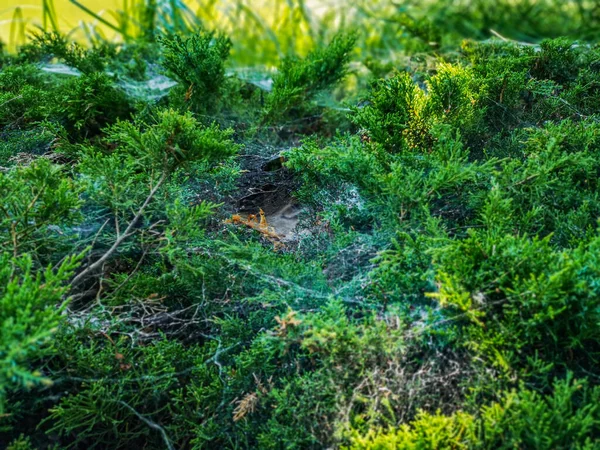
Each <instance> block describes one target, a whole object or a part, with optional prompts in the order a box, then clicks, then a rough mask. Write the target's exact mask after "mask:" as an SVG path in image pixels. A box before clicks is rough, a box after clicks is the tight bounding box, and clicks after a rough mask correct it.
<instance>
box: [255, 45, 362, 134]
mask: <svg viewBox="0 0 600 450" xmlns="http://www.w3.org/2000/svg"><path fill="white" fill-rule="evenodd" d="M355 43H356V36H355V35H354V34H348V35H347V34H338V35H336V36H335V37H334V38H333V39H332V40H331V42H330V43H329V45H327V46H326V47H319V48H317V49H315V50H313V51H312V52H311V53H309V54H308V56H306V58H298V57H287V58H285V59H284V60H283V61H282V62H281V65H280V67H279V70H278V72H277V74H276V75H275V76H274V78H273V88H272V91H271V93H270V94H269V96H268V97H267V102H266V106H265V111H264V118H263V119H264V120H265V121H267V122H276V121H281V120H285V119H287V118H289V117H294V116H295V115H301V114H302V113H303V109H306V108H307V107H308V106H309V105H310V102H312V101H313V100H314V98H315V96H316V95H317V94H319V93H320V92H323V91H325V90H327V89H331V88H333V87H334V86H335V85H336V84H337V83H339V82H340V81H341V80H342V79H343V78H344V77H345V76H346V75H347V73H348V63H349V62H350V58H351V53H352V50H353V49H354V44H355Z"/></svg>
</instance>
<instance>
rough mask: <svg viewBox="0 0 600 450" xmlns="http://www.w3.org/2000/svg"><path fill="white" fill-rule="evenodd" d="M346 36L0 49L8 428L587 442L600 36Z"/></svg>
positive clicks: (280, 444)
mask: <svg viewBox="0 0 600 450" xmlns="http://www.w3.org/2000/svg"><path fill="white" fill-rule="evenodd" d="M356 39H357V35H355V34H352V33H347V34H338V35H336V36H335V37H334V38H332V39H331V40H330V42H329V43H328V44H327V45H323V46H318V47H317V48H315V49H314V50H313V51H312V52H311V53H309V54H307V55H304V56H297V55H290V56H288V57H286V58H284V59H283V60H282V61H281V63H280V64H279V67H278V70H277V71H276V72H268V73H261V72H258V71H257V72H255V73H252V74H251V76H249V75H248V74H247V73H243V72H240V71H232V70H230V69H229V68H228V65H227V62H228V57H229V53H230V50H231V48H232V42H231V41H230V39H229V38H228V37H227V36H225V35H223V34H219V33H215V32H208V31H202V30H200V31H197V32H196V33H194V34H192V35H182V36H180V35H165V36H164V37H161V38H157V39H156V40H155V39H154V36H150V37H147V39H146V40H142V39H141V40H140V41H139V42H136V43H127V44H125V45H111V44H97V45H95V46H93V47H91V48H83V47H81V46H79V45H77V44H75V43H72V42H69V41H68V40H67V39H66V38H64V37H62V36H60V35H58V34H56V33H49V34H48V33H40V34H38V35H37V36H36V37H34V38H33V39H32V40H31V42H30V43H29V44H27V45H25V46H23V47H21V48H20V50H19V51H18V52H17V53H15V54H10V55H8V54H3V56H2V58H1V59H0V166H1V170H0V198H1V202H0V442H1V443H2V445H3V446H8V448H11V449H33V448H39V449H46V448H52V449H62V448H123V449H132V448H156V449H158V448H169V449H180V448H193V449H200V448H219V449H220V448H261V449H262V448H264V449H278V448H286V449H294V448H296V449H305V448H307V449H308V448H315V449H316V448H348V449H361V448H365V449H395V448H402V449H404V448H406V449H425V448H432V449H433V448H452V449H457V448H482V449H484V448H485V449H498V448H536V449H556V448H581V449H583V448H586V449H592V448H599V447H600V443H599V442H600V384H599V379H600V371H599V370H598V358H599V357H600V234H599V232H598V226H599V224H598V219H599V217H600V190H599V186H598V183H599V174H600V152H599V149H600V49H599V48H596V47H594V46H590V45H586V44H582V43H574V42H571V41H568V40H565V39H554V40H545V41H543V42H541V44H539V45H525V44H521V43H514V42H509V41H502V40H490V41H485V42H475V41H465V42H463V43H462V45H460V46H458V45H456V46H452V47H449V48H448V50H444V51H439V52H437V53H436V54H433V53H431V52H423V49H422V48H420V49H418V52H415V53H413V54H412V55H408V54H407V55H406V57H405V58H404V59H403V62H402V64H399V63H389V64H386V63H385V62H380V61H374V60H373V59H365V55H362V54H361V55H359V54H357V53H356V52H355V43H356ZM361 63H362V64H361ZM282 224H283V225H282ZM285 224H287V225H285ZM290 224H291V226H290ZM286 226H287V228H286Z"/></svg>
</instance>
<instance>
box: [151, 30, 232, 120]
mask: <svg viewBox="0 0 600 450" xmlns="http://www.w3.org/2000/svg"><path fill="white" fill-rule="evenodd" d="M160 42H161V44H162V46H163V48H164V50H163V58H164V61H163V66H164V67H165V69H166V70H167V73H168V74H169V75H170V76H172V77H173V78H175V79H176V80H177V81H179V83H181V89H180V91H178V92H179V93H180V94H181V95H183V93H184V92H186V91H187V93H186V94H185V97H186V99H189V101H190V102H191V105H192V107H193V108H194V109H195V110H197V111H199V112H213V111H214V110H215V109H216V108H217V106H218V102H219V100H220V98H221V95H222V94H223V88H224V84H225V80H226V78H225V62H226V61H227V58H228V57H229V52H230V50H231V41H230V40H229V38H227V37H226V36H225V35H222V34H217V33H215V32H207V31H199V32H197V33H196V34H194V35H192V36H190V37H183V38H182V37H181V36H178V35H174V36H169V37H166V38H163V39H162V40H161V41H160Z"/></svg>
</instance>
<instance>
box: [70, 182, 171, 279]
mask: <svg viewBox="0 0 600 450" xmlns="http://www.w3.org/2000/svg"><path fill="white" fill-rule="evenodd" d="M168 175H169V173H168V172H167V171H165V172H163V174H162V176H161V177H160V179H159V180H158V182H157V183H156V185H155V186H154V187H153V188H152V190H151V191H150V193H149V194H148V197H146V200H145V201H144V203H143V204H142V206H141V207H140V209H139V210H138V212H137V214H136V215H135V217H134V218H133V219H132V221H131V222H129V225H127V228H126V229H125V231H124V232H123V234H120V235H119V236H117V239H116V240H115V242H114V243H113V245H112V246H111V247H110V248H109V249H108V250H107V252H106V253H105V254H104V255H103V256H102V257H101V258H100V259H99V260H97V261H96V262H95V263H93V264H90V265H89V266H88V267H87V268H86V269H85V270H83V271H82V272H80V273H79V274H78V275H77V276H76V277H75V278H73V281H72V282H71V286H77V285H78V284H79V283H81V282H82V281H83V280H84V279H85V277H86V276H87V275H89V274H90V273H91V272H94V271H96V270H98V269H99V268H100V267H102V265H103V264H104V263H105V262H106V261H107V260H108V259H109V258H110V257H111V256H112V255H113V253H115V252H116V251H117V249H118V248H119V246H120V245H121V244H122V243H123V242H124V241H125V240H126V239H127V238H128V237H129V236H131V235H132V234H133V233H134V231H133V229H134V227H135V225H136V224H137V222H138V221H139V220H140V218H141V217H142V215H143V214H144V211H145V210H146V208H147V206H148V205H149V204H150V202H151V201H152V199H153V198H154V196H155V195H156V192H157V191H158V189H159V188H160V187H161V186H162V184H163V183H164V182H165V180H166V179H167V177H168Z"/></svg>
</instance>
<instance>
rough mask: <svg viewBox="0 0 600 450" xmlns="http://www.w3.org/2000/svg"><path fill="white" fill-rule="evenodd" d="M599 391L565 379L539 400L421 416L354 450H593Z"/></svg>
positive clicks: (514, 398)
mask: <svg viewBox="0 0 600 450" xmlns="http://www.w3.org/2000/svg"><path fill="white" fill-rule="evenodd" d="M598 395H600V391H599V390H598V388H590V387H589V386H588V384H587V382H585V381H578V380H571V379H567V380H565V381H563V382H557V383H555V384H554V392H553V393H552V395H547V396H543V395H540V394H538V393H536V392H534V391H531V390H528V389H525V388H523V387H521V388H520V389H519V390H518V391H511V392H506V393H504V394H503V396H502V400H501V401H499V402H497V403H493V404H491V405H489V406H484V407H482V408H481V410H480V411H479V413H480V415H479V416H473V415H470V414H467V413H465V412H457V413H456V414H454V415H452V416H443V415H440V414H435V415H431V414H427V413H421V414H420V415H419V417H418V418H417V419H416V420H415V421H414V422H411V423H410V424H407V425H403V426H402V427H400V428H398V429H396V430H389V431H384V430H374V429H373V430H370V431H369V432H367V433H366V434H365V435H360V434H359V433H356V432H355V434H354V436H353V438H352V444H351V445H349V446H348V447H344V448H348V449H350V448H352V449H373V450H375V449H378V450H385V449H421V448H431V449H434V448H461V449H462V448H464V449H467V448H469V449H473V448H477V449H509V448H535V449H551V448H578V449H579V448H581V449H583V448H595V446H596V439H597V438H598V432H599V429H598V414H599V412H598V406H597V401H598Z"/></svg>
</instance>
